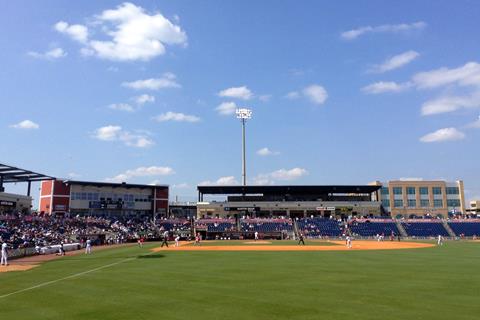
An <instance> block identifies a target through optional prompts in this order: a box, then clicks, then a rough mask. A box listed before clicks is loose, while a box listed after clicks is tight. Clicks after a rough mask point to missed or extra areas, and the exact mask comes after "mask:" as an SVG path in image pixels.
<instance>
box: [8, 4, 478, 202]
mask: <svg viewBox="0 0 480 320" xmlns="http://www.w3.org/2000/svg"><path fill="white" fill-rule="evenodd" d="M2 7H3V8H2V10H1V12H0V35H1V36H0V46H1V48H2V50H1V51H0V61H1V65H0V66H1V67H0V87H1V91H0V134H1V136H2V143H0V155H1V156H0V160H1V161H0V162H4V163H7V164H12V165H17V166H20V167H25V168H29V169H33V170H37V171H40V172H42V173H46V174H50V175H53V176H56V177H66V178H72V179H79V180H99V181H104V180H109V181H124V180H126V181H130V182H138V183H152V182H156V183H162V184H170V185H171V186H172V191H171V195H172V198H173V197H174V196H175V195H178V196H179V198H180V199H181V200H194V199H195V194H196V193H195V186H196V185H197V184H199V183H211V184H214V183H215V184H234V183H238V182H239V181H241V127H240V123H239V121H238V120H237V119H235V115H234V114H232V113H231V112H232V111H234V109H235V107H248V108H251V109H252V110H253V114H254V115H253V119H252V120H251V121H249V122H248V124H247V153H248V154H247V166H248V180H249V183H252V184H360V183H368V182H370V181H373V180H383V181H385V180H393V179H399V178H412V177H414V178H423V179H426V180H427V179H446V180H457V179H463V180H464V181H465V188H466V193H467V194H466V196H467V198H474V197H475V198H480V171H479V170H478V168H479V166H478V157H479V153H480V151H479V150H480V149H479V148H478V146H479V140H480V120H479V112H480V64H479V63H480V56H479V53H480V42H479V41H478V30H480V20H478V14H479V13H480V3H479V2H478V1H436V2H435V5H432V3H430V2H426V1H424V2H420V3H419V2H418V1H401V2H395V3H392V2H385V1H354V2H352V1H328V2H327V1H302V2H298V1H224V0H222V1H136V2H131V3H122V2H114V1H101V2H100V1H89V2H87V1H78V2H72V1H42V2H40V1H11V2H6V3H4V4H3V6H2ZM24 188H25V186H10V187H8V189H7V190H10V191H18V190H20V191H22V190H23V189H24Z"/></svg>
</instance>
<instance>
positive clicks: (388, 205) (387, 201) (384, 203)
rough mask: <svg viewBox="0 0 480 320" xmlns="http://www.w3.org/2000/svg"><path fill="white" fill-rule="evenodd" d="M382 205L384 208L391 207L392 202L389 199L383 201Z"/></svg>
mask: <svg viewBox="0 0 480 320" xmlns="http://www.w3.org/2000/svg"><path fill="white" fill-rule="evenodd" d="M382 205H383V206H384V207H390V200H388V199H382Z"/></svg>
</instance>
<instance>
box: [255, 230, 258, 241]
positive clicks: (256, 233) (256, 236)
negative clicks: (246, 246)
mask: <svg viewBox="0 0 480 320" xmlns="http://www.w3.org/2000/svg"><path fill="white" fill-rule="evenodd" d="M257 240H258V231H255V241H257Z"/></svg>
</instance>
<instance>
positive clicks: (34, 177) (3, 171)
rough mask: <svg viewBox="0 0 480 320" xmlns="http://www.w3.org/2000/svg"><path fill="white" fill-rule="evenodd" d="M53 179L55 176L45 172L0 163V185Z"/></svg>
mask: <svg viewBox="0 0 480 320" xmlns="http://www.w3.org/2000/svg"><path fill="white" fill-rule="evenodd" d="M53 179H55V178H54V177H51V176H47V175H45V174H41V173H37V172H33V171H30V170H25V169H20V168H17V167H12V166H9V165H6V164H2V163H0V187H1V184H2V183H13V182H33V181H42V180H53Z"/></svg>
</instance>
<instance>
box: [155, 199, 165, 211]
mask: <svg viewBox="0 0 480 320" xmlns="http://www.w3.org/2000/svg"><path fill="white" fill-rule="evenodd" d="M155 205H156V207H157V209H160V208H162V209H167V208H168V200H157V201H156V204H155Z"/></svg>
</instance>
